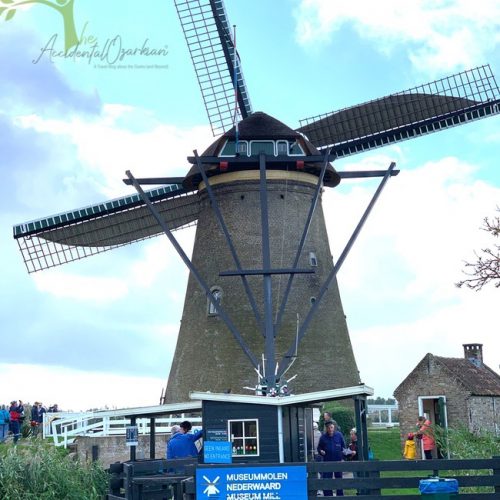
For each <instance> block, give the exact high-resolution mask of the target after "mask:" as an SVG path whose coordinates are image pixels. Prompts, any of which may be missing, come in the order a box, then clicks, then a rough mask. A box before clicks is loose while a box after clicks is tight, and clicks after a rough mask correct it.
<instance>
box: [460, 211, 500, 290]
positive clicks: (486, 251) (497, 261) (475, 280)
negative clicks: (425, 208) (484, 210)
mask: <svg viewBox="0 0 500 500" xmlns="http://www.w3.org/2000/svg"><path fill="white" fill-rule="evenodd" d="M497 212H500V208H499V207H497ZM481 230H483V231H486V232H488V233H490V234H491V235H492V236H493V237H494V238H498V237H499V236H500V216H498V215H497V216H496V217H492V218H489V217H485V218H484V222H483V226H482V227H481ZM474 253H475V255H476V257H477V259H476V260H475V261H474V262H465V269H464V274H466V275H467V276H469V278H467V279H464V280H462V281H459V282H458V283H456V286H457V287H458V288H461V287H462V286H466V287H467V288H471V289H472V290H476V291H479V290H481V288H483V286H484V285H486V284H488V283H493V284H494V286H495V287H496V288H500V244H498V243H494V244H493V246H492V247H491V248H483V249H482V250H481V251H480V252H479V253H478V252H474Z"/></svg>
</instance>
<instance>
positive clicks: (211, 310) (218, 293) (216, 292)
mask: <svg viewBox="0 0 500 500" xmlns="http://www.w3.org/2000/svg"><path fill="white" fill-rule="evenodd" d="M210 293H211V294H212V297H213V298H214V299H215V300H217V301H218V302H219V304H220V303H221V302H222V290H221V289H220V288H212V290H211V291H210ZM208 314H209V316H217V315H218V314H219V313H218V312H217V309H216V308H215V306H214V304H213V303H212V301H211V300H209V301H208Z"/></svg>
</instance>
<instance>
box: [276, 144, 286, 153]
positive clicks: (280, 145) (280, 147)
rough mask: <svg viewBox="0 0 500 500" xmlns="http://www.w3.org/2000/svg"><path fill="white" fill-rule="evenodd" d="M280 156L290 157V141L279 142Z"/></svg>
mask: <svg viewBox="0 0 500 500" xmlns="http://www.w3.org/2000/svg"><path fill="white" fill-rule="evenodd" d="M276 144H277V146H278V156H287V155H288V141H278V142H277V143H276Z"/></svg>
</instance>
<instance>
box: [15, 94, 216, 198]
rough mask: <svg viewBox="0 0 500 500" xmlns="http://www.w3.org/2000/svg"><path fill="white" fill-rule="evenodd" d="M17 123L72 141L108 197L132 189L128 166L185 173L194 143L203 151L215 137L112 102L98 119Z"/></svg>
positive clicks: (151, 173) (156, 173)
mask: <svg viewBox="0 0 500 500" xmlns="http://www.w3.org/2000/svg"><path fill="white" fill-rule="evenodd" d="M15 123H16V124H17V125H18V126H21V127H23V128H29V129H33V130H35V131H37V132H40V133H48V134H51V135H53V136H56V137H57V136H59V137H61V140H64V141H65V143H68V142H69V143H71V144H73V145H74V146H75V148H76V152H77V158H78V161H79V164H80V168H81V169H82V171H84V172H87V174H88V175H90V174H92V175H94V176H96V175H98V176H99V179H100V189H101V192H102V194H103V197H106V198H113V197H118V196H123V195H125V194H127V193H130V192H131V189H132V188H130V187H126V186H124V185H123V182H122V179H123V178H124V176H125V171H126V170H130V171H131V172H132V173H133V174H134V175H135V176H136V177H161V176H163V177H167V176H182V175H185V174H186V173H187V171H188V170H189V168H190V167H191V165H189V164H188V163H187V161H186V157H187V156H191V155H192V150H193V145H195V146H196V147H197V148H198V149H199V151H200V152H201V151H203V149H204V148H205V147H206V146H208V144H210V142H212V141H213V140H214V139H213V137H212V136H211V133H210V131H209V127H208V126H203V127H194V128H192V129H181V128H178V127H175V126H173V125H168V124H163V123H160V122H158V121H157V120H156V119H154V118H153V117H152V115H151V113H150V112H148V111H145V110H142V109H140V108H134V107H132V106H122V105H113V104H107V105H104V106H103V111H102V114H101V115H100V116H99V117H98V118H95V117H83V116H76V115H75V116H73V117H71V118H70V119H45V118H43V117H41V116H39V115H35V114H32V115H24V116H19V117H17V119H16V120H15ZM63 182H64V179H63Z"/></svg>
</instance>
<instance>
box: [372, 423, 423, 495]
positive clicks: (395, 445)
mask: <svg viewBox="0 0 500 500" xmlns="http://www.w3.org/2000/svg"><path fill="white" fill-rule="evenodd" d="M368 443H369V445H370V448H371V450H372V451H373V455H374V457H373V458H374V459H375V460H403V454H402V450H401V441H400V435H399V427H393V428H391V429H373V428H370V429H369V430H368ZM429 474H431V471H429ZM421 475H422V471H420V472H411V471H407V472H403V471H394V472H382V473H381V477H412V476H414V477H419V476H421ZM382 493H383V494H387V495H418V494H419V491H418V488H413V489H402V490H397V489H391V490H382Z"/></svg>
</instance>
